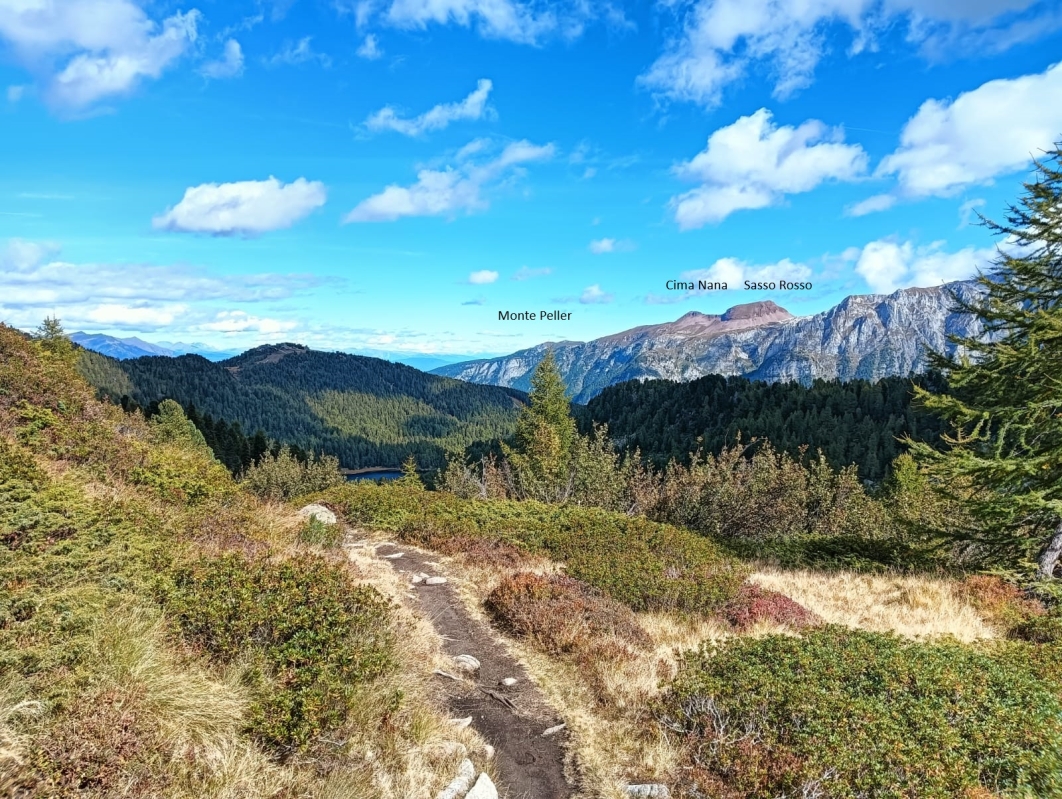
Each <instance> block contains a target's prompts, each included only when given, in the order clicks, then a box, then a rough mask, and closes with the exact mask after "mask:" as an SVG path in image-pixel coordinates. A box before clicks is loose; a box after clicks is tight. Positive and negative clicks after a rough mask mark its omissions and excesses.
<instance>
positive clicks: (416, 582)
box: [409, 574, 424, 585]
mask: <svg viewBox="0 0 1062 799" xmlns="http://www.w3.org/2000/svg"><path fill="white" fill-rule="evenodd" d="M409 581H410V582H411V583H413V585H419V584H420V583H422V582H424V578H423V577H421V576H420V575H419V574H414V575H413V576H412V577H410V578H409Z"/></svg>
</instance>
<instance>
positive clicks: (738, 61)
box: [639, 0, 1062, 106]
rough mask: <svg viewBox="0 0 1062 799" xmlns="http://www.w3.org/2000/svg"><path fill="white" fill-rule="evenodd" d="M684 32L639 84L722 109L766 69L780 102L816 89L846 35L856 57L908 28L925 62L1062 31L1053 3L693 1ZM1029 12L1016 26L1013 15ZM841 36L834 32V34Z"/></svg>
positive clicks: (686, 13) (1014, 0) (679, 6)
mask: <svg viewBox="0 0 1062 799" xmlns="http://www.w3.org/2000/svg"><path fill="white" fill-rule="evenodd" d="M667 5H671V6H672V7H675V8H677V9H680V10H683V11H684V15H683V18H682V30H681V32H680V33H679V35H678V36H676V37H674V38H673V39H672V40H671V41H670V42H668V44H667V45H666V47H665V49H664V52H663V53H662V54H661V55H660V56H659V58H657V60H656V61H655V62H654V63H653V64H652V66H651V67H650V68H649V69H648V70H647V71H646V72H645V73H644V74H643V75H642V76H641V77H640V78H639V83H640V84H641V85H643V86H645V87H646V88H648V89H649V90H651V91H653V92H654V93H656V94H658V95H659V96H661V97H663V98H667V99H671V100H679V101H689V102H695V103H699V104H701V105H705V106H716V105H718V104H719V103H720V102H721V100H722V91H723V89H724V88H725V87H726V86H728V85H729V84H731V83H734V82H735V81H738V80H740V79H741V78H743V77H744V76H745V75H747V74H748V73H749V72H750V71H752V70H753V69H757V68H762V66H761V65H765V66H766V67H767V68H768V69H769V71H770V72H771V74H772V75H773V78H774V96H775V97H777V98H780V99H785V98H786V97H788V96H790V95H792V94H793V93H794V92H796V91H799V90H800V89H802V88H804V87H806V86H808V85H810V84H811V82H812V81H813V79H814V74H815V69H816V67H817V66H818V63H819V61H820V59H821V58H822V56H823V54H824V52H825V48H826V43H827V42H828V41H830V40H831V39H834V37H833V36H832V35H828V34H832V33H833V31H834V30H836V29H837V27H840V26H843V27H845V28H847V29H848V30H849V31H850V33H851V41H850V43H849V46H848V54H849V56H854V55H857V54H859V53H860V52H863V51H864V50H868V49H873V48H874V47H875V44H876V42H875V39H876V35H877V34H878V32H886V31H889V30H890V29H892V28H895V27H898V26H902V27H905V28H906V33H907V40H908V41H909V42H910V43H911V44H912V45H915V46H917V47H919V48H920V49H921V50H922V52H923V54H924V55H926V56H927V57H931V58H934V57H939V56H940V55H941V54H943V53H944V52H949V51H955V50H959V51H967V50H969V49H970V48H971V47H978V46H982V47H983V45H979V44H978V42H982V41H985V40H987V41H990V42H992V43H993V45H994V47H997V48H999V47H1004V46H1006V45H1007V44H1010V45H1012V44H1016V43H1018V42H1020V41H1026V40H1028V39H1029V38H1032V37H1034V36H1037V35H1043V33H1044V32H1046V31H1049V30H1051V29H1053V28H1054V27H1057V26H1058V24H1060V23H1062V21H1060V20H1059V19H1058V15H1057V14H1054V13H1053V12H1052V10H1051V8H1050V6H1051V5H1052V4H1051V3H1049V2H1046V0H1044V1H1042V2H1038V0H976V1H970V0H966V1H962V2H960V0H811V1H809V0H694V1H693V2H691V3H689V4H688V5H686V4H680V3H677V2H675V3H667ZM1023 11H1027V12H1028V13H1026V14H1019V15H1018V16H1017V17H1016V18H1015V15H1014V13H1013V12H1023ZM831 28H832V29H833V30H830V29H831Z"/></svg>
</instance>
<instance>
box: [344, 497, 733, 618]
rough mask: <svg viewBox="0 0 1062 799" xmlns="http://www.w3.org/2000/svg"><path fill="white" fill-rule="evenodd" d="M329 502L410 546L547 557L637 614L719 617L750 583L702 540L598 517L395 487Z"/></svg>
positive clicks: (615, 516)
mask: <svg viewBox="0 0 1062 799" xmlns="http://www.w3.org/2000/svg"><path fill="white" fill-rule="evenodd" d="M325 496H326V498H327V500H328V501H329V502H331V503H332V504H333V505H335V506H336V507H337V508H339V509H341V511H342V512H343V513H344V515H345V516H346V517H347V519H348V520H349V521H351V522H353V523H355V524H361V525H364V526H366V527H373V528H376V529H381V530H388V531H391V532H394V533H397V534H398V535H399V536H401V537H402V538H403V539H404V540H406V541H408V542H410V543H415V544H416V543H419V544H427V543H432V544H434V545H436V546H437V545H438V542H439V541H440V539H443V538H445V537H463V538H477V537H478V538H484V537H486V538H489V539H491V540H492V541H496V542H499V543H505V544H512V545H513V546H516V547H518V548H520V549H523V550H525V551H528V552H532V553H538V554H543V555H547V556H549V557H551V558H553V559H554V560H558V561H563V562H564V563H565V565H566V568H567V571H568V574H570V575H571V576H572V577H575V578H577V579H579V580H582V581H584V582H586V583H589V584H590V585H592V586H594V587H595V588H597V589H599V590H601V591H603V592H604V593H605V594H607V595H609V596H611V597H612V598H613V599H616V600H619V601H620V602H623V603H624V604H626V605H628V606H630V607H631V608H633V609H635V610H665V609H675V610H685V611H711V610H713V609H715V608H717V607H720V606H721V605H723V604H724V603H725V602H726V601H727V600H728V599H730V597H732V596H733V595H734V593H735V592H736V591H737V590H738V588H739V587H740V586H741V583H742V582H743V581H744V579H745V577H746V575H747V574H748V569H747V568H746V567H744V566H743V565H741V564H739V563H737V562H736V561H734V560H732V559H730V558H727V557H724V555H723V554H722V553H721V552H720V550H719V548H718V547H717V546H716V545H715V544H713V543H712V542H711V541H710V540H708V539H706V538H704V537H702V536H699V535H696V534H694V533H691V532H689V531H687V530H683V529H681V528H678V527H673V526H671V525H667V524H659V523H657V522H651V521H648V520H647V519H644V518H636V517H630V516H625V515H622V514H619V513H613V512H609V511H604V510H599V509H596V508H582V507H578V506H571V505H566V506H558V505H547V504H545V503H540V502H535V501H531V500H528V501H524V502H515V501H508V500H489V501H478V500H466V499H460V498H458V497H456V496H453V495H450V494H445V493H437V492H424V491H415V490H409V489H405V488H403V487H401V486H394V485H385V486H375V485H367V484H359V485H354V484H348V485H344V486H341V487H339V488H337V489H333V490H331V491H329V492H328V493H327V494H326V495H325Z"/></svg>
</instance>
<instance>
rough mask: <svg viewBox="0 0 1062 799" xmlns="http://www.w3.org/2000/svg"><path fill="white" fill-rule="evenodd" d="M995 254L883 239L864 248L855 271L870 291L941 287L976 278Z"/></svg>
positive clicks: (987, 250)
mask: <svg viewBox="0 0 1062 799" xmlns="http://www.w3.org/2000/svg"><path fill="white" fill-rule="evenodd" d="M995 257H996V250H995V248H992V247H987V248H980V249H978V248H975V247H966V248H964V249H962V250H958V251H957V252H945V251H944V242H943V241H936V242H933V243H932V244H929V245H925V246H917V245H915V244H913V243H912V242H910V241H906V242H902V243H901V242H897V241H889V240H884V239H880V240H878V241H872V242H870V243H869V244H867V245H866V246H865V247H863V249H862V251H861V252H860V254H859V259H858V261H857V262H856V265H855V271H856V274H858V275H859V276H860V277H862V278H863V280H864V281H866V284H867V285H868V286H869V287H870V289H871V291H875V292H878V293H881V294H887V293H889V292H892V291H896V290H897V289H899V288H904V287H906V286H922V287H929V286H939V285H940V284H942V283H948V282H950V281H953V280H964V279H966V278H969V277H973V276H974V275H975V274H977V271H978V270H979V269H985V268H986V267H988V266H989V264H990V263H991V262H992V261H993V260H994V259H995Z"/></svg>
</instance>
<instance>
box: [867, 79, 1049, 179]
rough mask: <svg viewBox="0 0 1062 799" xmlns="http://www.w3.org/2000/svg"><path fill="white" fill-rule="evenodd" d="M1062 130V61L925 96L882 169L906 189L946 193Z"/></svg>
mask: <svg viewBox="0 0 1062 799" xmlns="http://www.w3.org/2000/svg"><path fill="white" fill-rule="evenodd" d="M1060 131H1062V63H1059V64H1055V65H1054V66H1052V67H1050V68H1049V69H1047V70H1046V71H1044V72H1042V73H1039V74H1034V75H1024V76H1022V77H1019V78H1014V79H1009V80H993V81H989V82H988V83H985V84H983V85H981V86H979V87H978V88H976V89H974V90H972V91H969V92H965V93H963V94H960V95H959V96H958V97H957V98H956V99H955V100H953V101H947V100H927V101H926V102H924V103H923V104H922V106H921V108H919V109H918V112H917V113H916V114H915V115H914V116H913V117H912V118H911V119H910V120H908V122H907V124H906V125H904V129H903V132H902V133H901V135H900V147H899V149H897V150H896V152H894V153H892V154H891V155H889V156H886V157H885V158H884V159H883V160H882V162H881V164H880V165H879V166H878V169H877V174H879V175H895V176H896V179H897V182H898V184H899V192H900V193H901V194H902V195H903V196H905V197H911V198H921V197H929V196H949V195H953V194H955V193H957V192H959V191H961V190H962V189H963V188H965V187H967V186H973V185H984V184H990V183H992V181H993V179H994V178H996V177H998V176H1000V175H1005V174H1008V173H1011V172H1015V171H1017V170H1019V169H1022V168H1023V167H1025V166H1027V165H1028V164H1029V163H1030V159H1031V158H1032V157H1034V156H1037V155H1039V154H1040V151H1042V150H1046V149H1049V148H1050V147H1051V145H1052V144H1053V142H1054V141H1055V140H1056V139H1057V137H1058V135H1059V132H1060Z"/></svg>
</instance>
